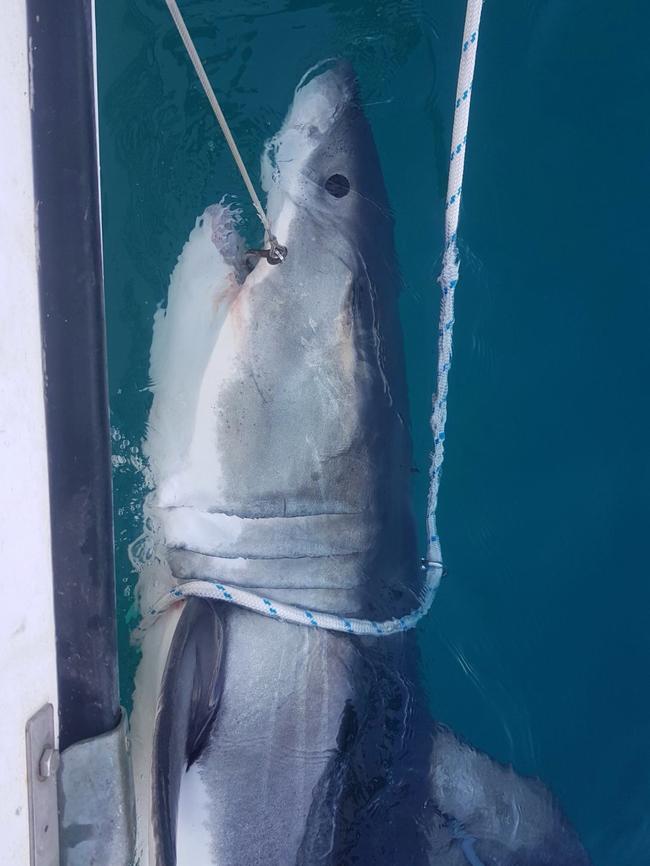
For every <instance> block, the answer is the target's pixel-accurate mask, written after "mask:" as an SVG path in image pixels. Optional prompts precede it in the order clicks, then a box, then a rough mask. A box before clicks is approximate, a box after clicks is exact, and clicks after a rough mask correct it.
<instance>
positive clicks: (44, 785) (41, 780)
mask: <svg viewBox="0 0 650 866" xmlns="http://www.w3.org/2000/svg"><path fill="white" fill-rule="evenodd" d="M25 736H26V740H27V798H28V803H29V848H30V859H29V862H30V866H59V807H58V797H57V770H58V768H59V753H58V751H57V750H56V748H55V745H56V743H55V735H54V708H53V707H52V704H45V706H44V707H41V709H40V710H39V711H38V712H37V713H34V715H33V716H32V717H31V718H30V719H29V720H28V722H27V724H26V726H25Z"/></svg>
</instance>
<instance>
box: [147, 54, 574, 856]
mask: <svg viewBox="0 0 650 866" xmlns="http://www.w3.org/2000/svg"><path fill="white" fill-rule="evenodd" d="M262 184H263V187H264V189H265V191H266V194H267V214H268V219H269V221H270V224H271V225H272V227H273V231H274V234H275V236H276V237H278V238H280V239H281V240H282V242H283V243H284V244H286V248H287V250H288V254H287V256H286V258H285V259H284V260H283V261H282V262H281V263H280V264H274V263H272V262H270V261H268V260H267V259H265V258H264V257H257V258H256V259H255V260H253V261H251V258H250V256H247V253H246V247H245V245H244V242H243V240H242V238H241V237H240V234H239V230H238V215H237V212H236V209H235V208H234V207H233V206H229V205H227V204H225V203H223V202H222V203H221V204H217V205H212V206H210V207H209V208H207V209H206V211H205V212H204V213H203V214H202V215H201V216H200V217H199V218H198V219H197V221H196V224H195V226H194V228H193V230H192V232H191V234H190V236H189V239H188V241H187V243H186V245H185V247H184V248H183V251H182V253H181V255H180V257H179V260H178V263H177V265H176V267H175V270H174V272H173V274H172V277H171V280H170V285H169V291H168V297H167V303H166V306H165V307H164V308H161V309H159V310H158V311H157V313H156V317H155V322H154V334H153V341H152V349H151V383H152V391H153V401H152V406H151V412H150V416H149V421H148V426H147V432H146V436H145V442H144V449H145V453H146V455H147V458H148V461H149V467H150V472H151V483H152V492H151V493H150V495H149V496H148V497H147V502H146V505H145V511H146V515H147V526H148V533H149V539H150V543H149V548H148V549H149V554H148V556H147V557H146V558H145V561H144V563H143V564H142V565H141V569H140V570H141V575H140V583H139V592H140V597H141V605H142V606H143V608H146V606H147V605H148V604H150V603H151V602H152V600H154V599H155V598H156V597H157V596H158V595H160V594H161V593H163V592H165V591H166V590H168V589H169V587H173V586H182V584H183V583H184V582H186V581H188V580H197V579H198V580H203V581H214V582H217V581H220V582H222V583H223V584H227V585H230V586H238V587H242V588H246V589H247V590H249V591H251V592H255V593H258V594H259V595H260V596H261V597H264V598H267V599H269V600H271V601H270V602H269V603H270V604H271V603H273V602H284V603H289V604H293V605H297V606H300V607H302V608H304V609H308V610H316V611H324V612H330V613H337V614H340V615H343V616H346V617H364V618H367V619H372V620H381V619H385V618H386V617H392V616H402V615H403V614H405V613H406V612H408V611H410V610H412V609H413V608H415V607H417V605H418V604H419V602H420V599H421V593H422V568H421V565H420V560H419V558H418V554H417V548H418V545H417V532H416V526H415V521H414V516H413V511H412V505H411V493H410V478H411V467H412V446H411V438H410V434H409V406H408V392H407V383H406V375H405V363H404V346H403V335H402V331H401V326H400V318H399V310H398V297H399V286H400V279H399V272H398V266H397V257H396V253H395V243H394V237H393V233H394V232H393V217H392V213H391V209H390V206H389V202H388V196H387V192H386V188H385V184H384V180H383V176H382V171H381V167H380V160H379V156H378V153H377V148H376V145H375V142H374V139H373V135H372V131H371V128H370V125H369V123H368V120H367V118H366V116H365V114H364V111H363V108H362V105H361V101H360V98H359V87H358V83H357V79H356V77H355V74H354V71H353V69H352V66H351V65H350V64H349V63H348V62H345V61H337V62H330V63H326V64H324V65H322V66H319V67H318V68H317V69H315V70H312V71H311V72H310V73H308V74H307V75H306V76H305V77H304V78H303V79H302V80H301V82H300V83H299V85H298V87H297V89H296V92H295V95H294V98H293V102H292V104H291V106H290V108H289V111H288V114H287V116H286V118H285V120H284V123H283V124H282V126H281V128H280V130H279V131H278V133H277V134H276V135H275V136H273V137H272V138H271V139H270V141H269V142H267V145H266V147H265V151H264V154H263V159H262ZM131 739H132V754H133V764H134V778H135V788H136V805H137V836H138V854H139V863H140V864H141V866H262V864H264V866H268V864H278V866H285V864H286V866H289V864H295V866H316V864H322V866H344V864H368V866H369V864H373V866H381V864H386V866H388V864H391V866H399V864H403V866H424V864H437V866H467V864H469V866H515V864H516V866H587V864H588V863H589V858H588V855H587V853H586V852H585V850H584V848H583V846H582V844H581V843H580V841H579V839H578V837H577V835H576V833H575V831H574V830H573V828H572V827H571V825H570V823H569V821H568V820H567V818H566V817H565V815H564V814H563V812H562V810H561V808H560V806H559V804H558V803H557V801H556V799H555V798H554V797H553V795H552V794H551V792H550V791H549V790H548V788H547V787H546V786H545V785H543V783H542V782H541V781H539V780H537V779H533V778H525V777H523V776H520V775H518V774H517V773H516V772H515V771H514V769H513V768H512V767H507V766H504V765H502V764H499V763H498V762H496V761H494V760H492V759H491V758H490V757H488V756H487V755H485V754H483V753H481V752H479V751H477V750H476V749H474V748H473V747H472V746H470V745H469V744H467V743H465V742H463V741H462V740H461V739H460V738H458V737H457V736H456V735H455V734H454V733H453V732H452V731H451V730H449V729H448V728H447V727H445V726H444V725H442V724H440V723H438V722H436V721H435V720H434V719H433V718H432V717H431V715H430V712H429V709H428V705H427V700H426V696H425V693H424V689H423V686H422V684H421V683H420V681H419V677H418V648H417V643H416V640H415V637H414V633H413V632H412V631H404V632H400V633H397V634H393V635H390V636H382V637H379V636H362V635H356V634H345V633H335V632H332V631H328V630H323V629H318V628H313V627H309V626H308V625H306V626H300V625H295V624H292V623H289V622H283V621H280V620H279V619H277V618H276V619H271V618H266V617H264V616H260V615H259V614H258V613H256V612H253V611H250V610H246V609H243V608H241V607H238V606H236V605H232V604H228V603H226V602H220V601H215V600H211V599H205V598H196V597H195V598H186V599H181V600H179V602H178V603H177V604H175V605H174V606H173V607H172V608H171V609H170V610H168V611H167V612H166V613H165V614H164V615H163V616H161V617H160V618H158V619H157V620H156V621H155V622H154V623H153V624H151V625H150V626H149V627H148V628H147V629H146V631H145V633H144V636H143V638H142V660H141V662H140V666H139V669H138V672H137V675H136V688H135V694H134V711H133V714H132V718H131Z"/></svg>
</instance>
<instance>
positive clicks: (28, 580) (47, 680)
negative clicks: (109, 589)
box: [0, 0, 56, 866]
mask: <svg viewBox="0 0 650 866" xmlns="http://www.w3.org/2000/svg"><path fill="white" fill-rule="evenodd" d="M2 11H3V16H2V18H3V21H2V27H0V82H1V83H2V84H1V86H2V120H3V122H2V136H0V201H2V207H1V208H0V575H1V579H2V582H3V585H4V586H5V587H6V589H7V590H8V591H7V592H6V593H5V594H4V597H3V600H2V604H1V605H0V694H1V695H2V707H1V709H0V749H1V753H2V772H1V773H0V827H2V846H1V847H2V857H1V859H2V862H3V863H6V864H15V866H27V864H28V863H29V836H28V824H27V789H26V775H25V766H26V764H25V722H26V720H27V719H28V717H29V716H30V715H32V713H34V712H35V711H36V710H37V709H39V708H40V707H41V706H42V705H43V704H44V703H46V702H47V701H50V702H51V703H53V704H54V706H55V709H56V667H55V664H56V662H55V654H54V622H53V611H52V571H51V560H50V522H49V502H48V489H47V453H46V440H45V417H44V405H43V375H42V367H41V335H40V322H39V307H38V285H37V273H36V241H35V227H34V201H33V182H32V156H31V128H30V122H31V121H30V105H29V73H28V56H27V32H26V26H27V25H26V12H25V3H24V0H6V2H5V3H3V7H2Z"/></svg>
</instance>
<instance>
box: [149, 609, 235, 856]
mask: <svg viewBox="0 0 650 866" xmlns="http://www.w3.org/2000/svg"><path fill="white" fill-rule="evenodd" d="M222 649H223V625H222V622H221V619H220V617H219V615H218V612H217V604H216V603H214V602H210V601H206V600H204V599H197V598H192V599H190V600H189V601H186V602H185V607H184V609H183V613H182V614H181V617H180V619H179V621H178V625H177V626H176V630H175V632H174V636H173V638H172V642H171V646H170V648H169V654H168V656H167V664H166V667H165V672H164V675H163V678H162V683H161V689H160V695H159V699H158V709H157V713H156V727H155V733H154V742H153V768H152V830H153V834H154V838H155V839H156V846H155V847H156V866H175V864H176V822H177V816H178V800H179V791H180V784H181V777H182V774H183V773H184V772H185V771H186V770H187V768H188V767H190V766H191V764H192V763H193V762H194V761H195V760H196V759H197V758H198V756H199V755H200V753H201V751H202V749H203V748H204V746H205V745H206V743H207V740H208V736H209V733H210V728H211V726H212V723H213V721H214V718H215V716H216V713H217V708H218V705H219V698H220V694H221V676H220V670H221V657H222Z"/></svg>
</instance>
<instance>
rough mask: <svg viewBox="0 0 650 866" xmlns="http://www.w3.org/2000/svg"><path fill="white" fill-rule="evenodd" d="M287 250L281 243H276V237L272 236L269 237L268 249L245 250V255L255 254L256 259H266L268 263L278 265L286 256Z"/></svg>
mask: <svg viewBox="0 0 650 866" xmlns="http://www.w3.org/2000/svg"><path fill="white" fill-rule="evenodd" d="M287 253H288V250H287V248H286V247H285V246H283V245H282V244H281V243H278V239H277V238H275V237H273V235H271V237H270V238H269V249H268V250H247V251H246V255H247V256H255V257H256V258H258V259H266V261H267V262H268V263H269V264H270V265H279V264H280V263H281V262H283V261H284V260H285V259H286V257H287Z"/></svg>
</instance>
